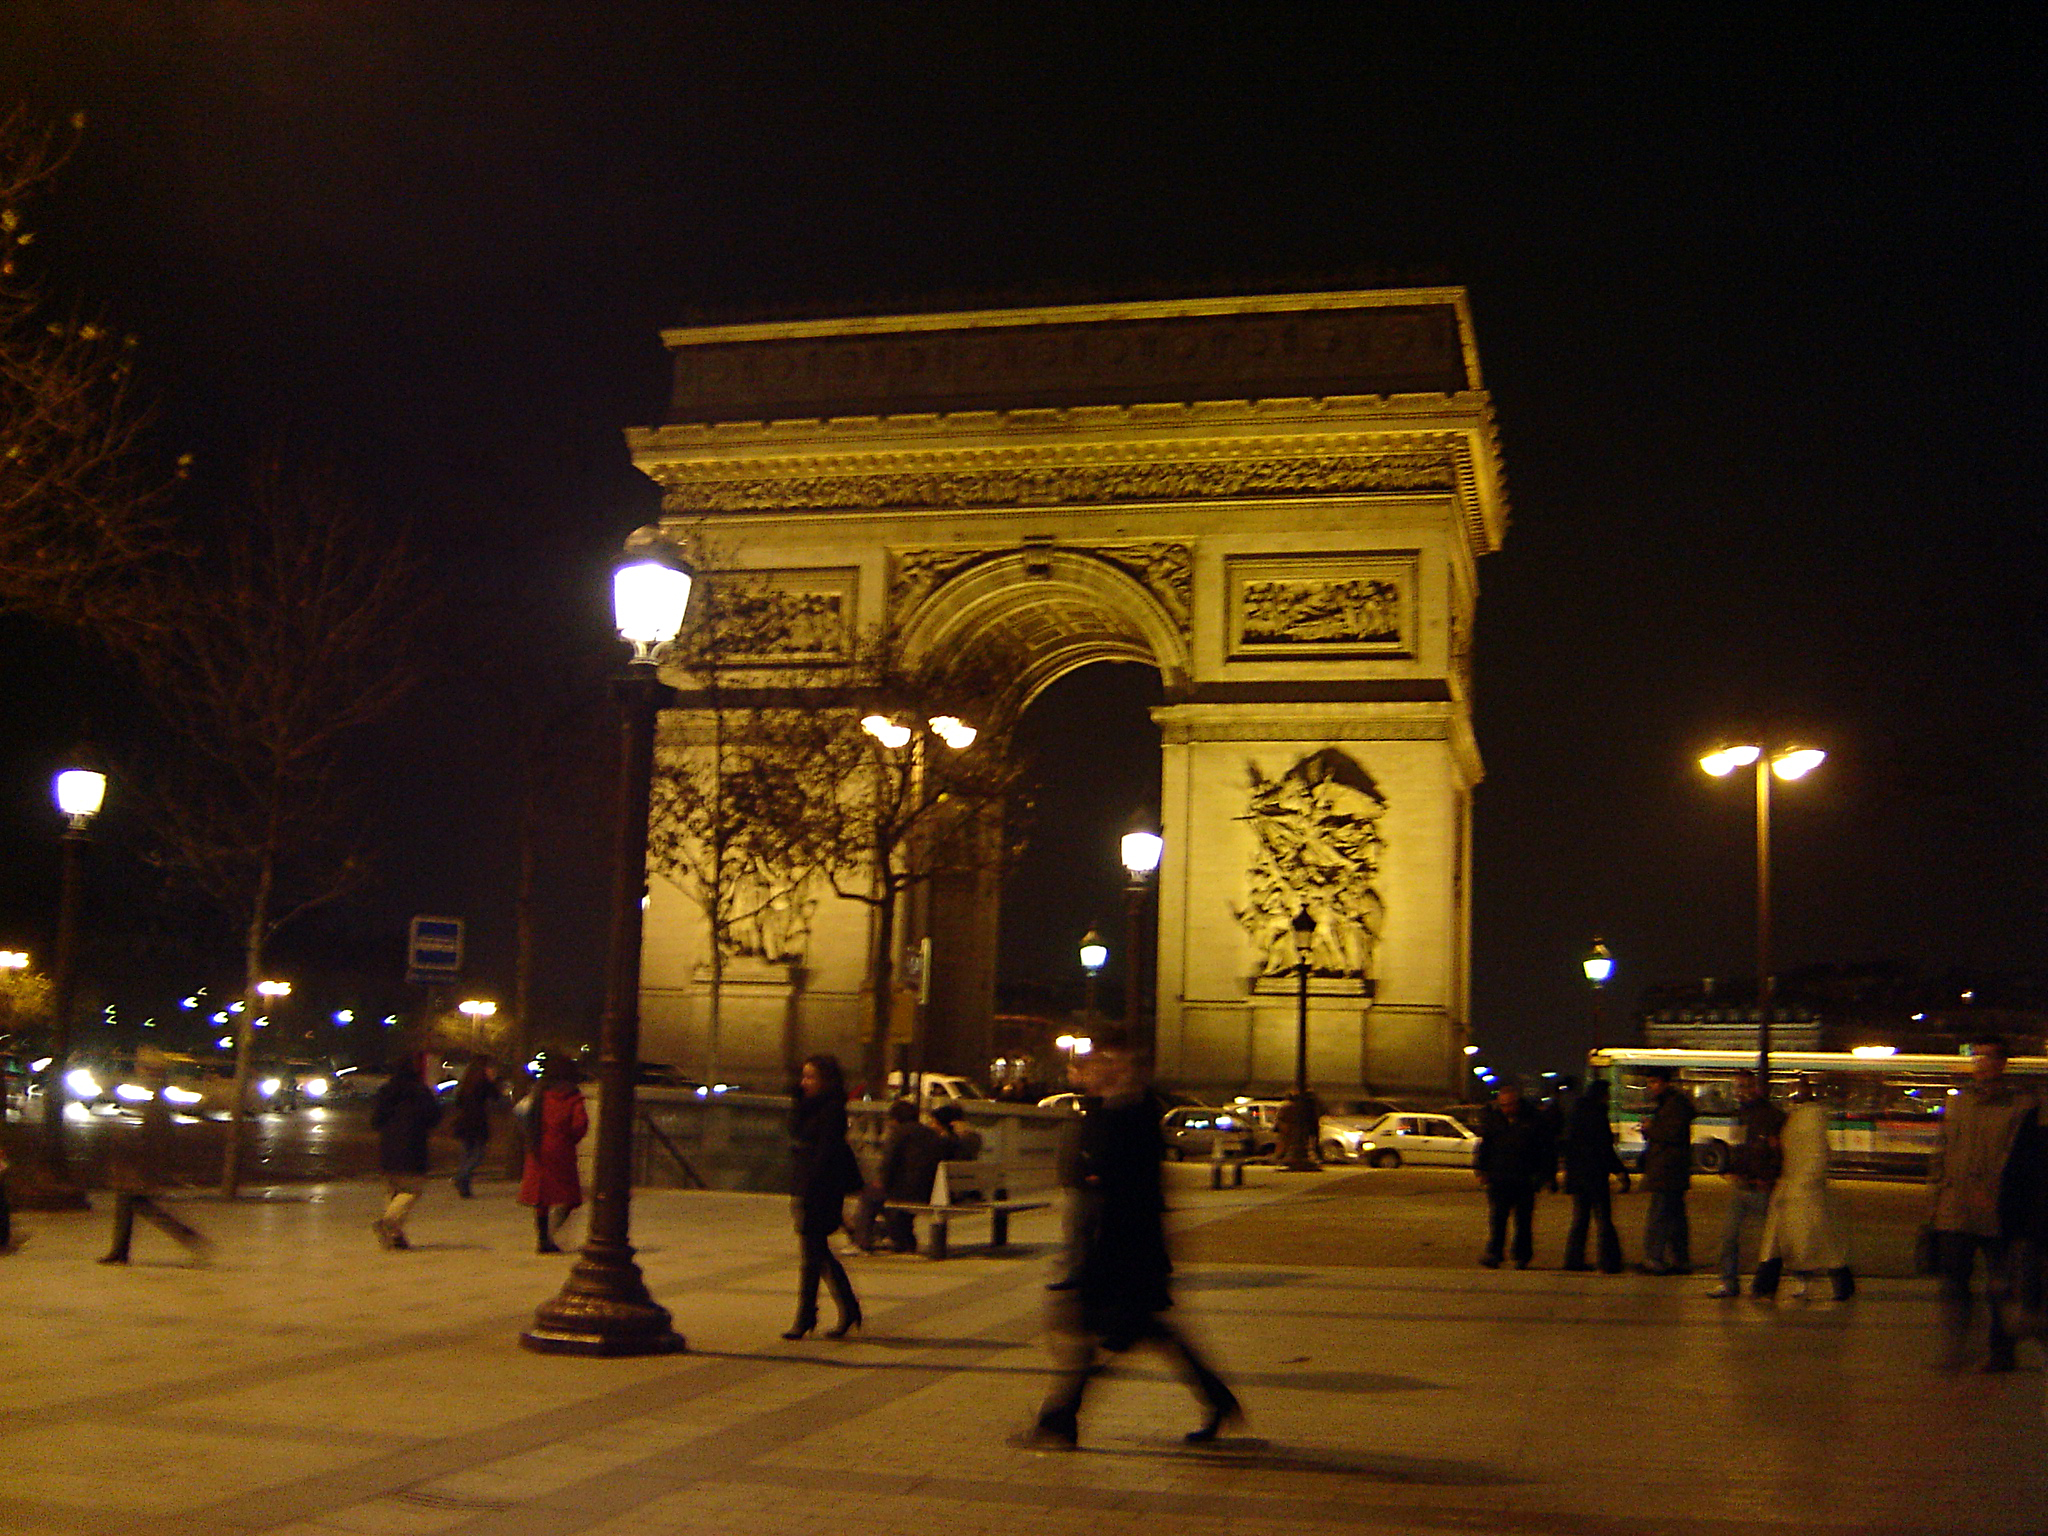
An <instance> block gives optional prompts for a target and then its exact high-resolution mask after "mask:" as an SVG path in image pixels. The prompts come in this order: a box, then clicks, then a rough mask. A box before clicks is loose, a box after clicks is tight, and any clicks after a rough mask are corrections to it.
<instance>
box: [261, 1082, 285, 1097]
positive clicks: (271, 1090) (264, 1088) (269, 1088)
mask: <svg viewBox="0 0 2048 1536" xmlns="http://www.w3.org/2000/svg"><path fill="white" fill-rule="evenodd" d="M283 1086H284V1079H282V1078H278V1077H266V1078H264V1079H263V1081H262V1082H260V1083H258V1084H257V1085H256V1091H257V1092H258V1093H260V1094H262V1095H263V1097H265V1098H266V1099H274V1098H276V1097H277V1090H278V1089H280V1088H282V1087H283Z"/></svg>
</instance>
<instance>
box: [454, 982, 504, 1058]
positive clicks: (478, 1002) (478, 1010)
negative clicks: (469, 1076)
mask: <svg viewBox="0 0 2048 1536" xmlns="http://www.w3.org/2000/svg"><path fill="white" fill-rule="evenodd" d="M455 1011H456V1012H457V1013H459V1014H462V1015H463V1016H464V1017H465V1018H467V1019H468V1020H469V1054H470V1055H472V1056H478V1055H481V1054H482V1053H483V1031H484V1020H485V1019H490V1018H495V1017H497V1013H498V1005H497V1004H496V1003H490V1002H485V1001H484V1000H483V999H482V998H479V997H470V998H465V999H463V1000H462V1001H461V1002H459V1003H457V1004H456V1005H455Z"/></svg>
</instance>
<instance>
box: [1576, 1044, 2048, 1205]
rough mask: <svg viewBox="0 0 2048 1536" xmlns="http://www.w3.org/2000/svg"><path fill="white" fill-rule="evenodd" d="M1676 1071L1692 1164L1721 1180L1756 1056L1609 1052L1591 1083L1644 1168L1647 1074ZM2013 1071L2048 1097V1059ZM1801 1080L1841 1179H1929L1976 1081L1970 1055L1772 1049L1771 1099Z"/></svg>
mask: <svg viewBox="0 0 2048 1536" xmlns="http://www.w3.org/2000/svg"><path fill="white" fill-rule="evenodd" d="M1649 1067H1669V1068H1671V1069H1672V1071H1673V1073H1674V1074H1675V1075H1676V1081H1677V1082H1678V1084H1679V1086H1681V1087H1682V1088H1684V1089H1685V1090H1686V1091H1687V1092H1688V1093H1690V1094H1691V1095H1692V1101H1693V1109H1694V1117H1693V1122H1692V1153H1693V1166H1694V1167H1696V1168H1698V1169H1699V1170H1700V1171H1701V1172H1703V1173H1719V1172H1721V1170H1722V1169H1724V1168H1726V1167H1727V1166H1728V1153H1729V1148H1730V1147H1731V1146H1732V1145H1733V1143H1734V1142H1735V1141H1736V1140H1737V1139H1738V1138H1739V1136H1740V1134H1741V1132H1740V1130H1739V1129H1738V1127H1737V1122H1736V1117H1735V1111H1736V1097H1735V1074H1736V1073H1737V1072H1739V1071H1741V1070H1743V1069H1744V1068H1749V1069H1751V1070H1754V1069H1755V1067H1756V1052H1755V1051H1681V1050H1648V1049H1636V1048H1632V1047H1621V1046H1615V1047H1607V1048H1602V1049H1599V1050H1595V1051H1592V1052H1589V1053H1588V1055H1587V1057H1586V1078H1587V1081H1589V1082H1590V1081H1591V1080H1592V1079H1594V1078H1596V1077H1598V1078H1605V1079H1606V1080H1607V1083H1608V1091H1609V1099H1608V1113H1609V1115H1610V1117H1611V1118H1612V1120H1613V1123H1614V1129H1615V1132H1616V1142H1617V1145H1618V1148H1619V1150H1620V1152H1621V1157H1622V1161H1623V1162H1625V1163H1627V1164H1628V1165H1629V1167H1631V1168H1637V1167H1640V1166H1641V1164H1642V1155H1643V1130H1642V1121H1643V1117H1644V1115H1646V1114H1647V1113H1649V1108H1650V1104H1649V1094H1648V1092H1647V1091H1646V1089H1645V1087H1644V1083H1645V1078H1644V1071H1645V1069H1646V1068H1649ZM2006 1071H2007V1073H2008V1074H2009V1075H2010V1076H2012V1077H2015V1078H2018V1079H2020V1080H2021V1081H2023V1082H2025V1083H2028V1084H2030V1085H2031V1086H2035V1087H2038V1088H2041V1089H2043V1090H2044V1091H2048V1057H2044V1056H2015V1057H2013V1058H2012V1059H2011V1061H2010V1062H2008V1063H2007V1066H2006ZM1795 1074H1806V1075H1808V1076H1810V1077H1811V1078H1812V1080H1813V1085H1814V1087H1815V1089H1816V1090H1817V1091H1818V1092H1819V1094H1820V1098H1821V1102H1822V1103H1824V1104H1826V1105H1827V1106H1828V1111H1829V1114H1828V1147H1829V1152H1830V1156H1829V1162H1830V1165H1831V1166H1832V1167H1833V1168H1834V1169H1835V1170H1836V1171H1837V1172H1841V1173H1864V1174H1880V1175H1891V1176H1894V1177H1913V1178H1919V1177H1924V1176H1925V1175H1926V1172H1927V1161H1928V1158H1929V1157H1930V1156H1932V1154H1933V1152H1934V1145H1935V1141H1936V1138H1937V1136H1938V1135H1939V1133H1940V1129H1941V1116H1942V1111H1943V1109H1944V1108H1945V1107H1946V1106H1947V1103H1948V1099H1949V1095H1951V1094H1953V1093H1954V1092H1955V1091H1956V1090H1957V1088H1958V1087H1959V1086H1960V1085H1961V1084H1962V1083H1963V1082H1964V1081H1965V1080H1967V1079H1968V1077H1969V1075H1970V1058H1969V1057H1968V1056H1966V1055H1965V1056H1906V1055H1899V1054H1893V1053H1889V1052H1888V1051H1887V1050H1886V1049H1884V1048H1878V1047H1868V1046H1866V1047H1864V1048H1863V1049H1862V1050H1861V1051H1854V1052H1851V1051H1773V1052H1771V1093H1772V1097H1773V1098H1777V1099H1780V1100H1782V1099H1783V1098H1784V1096H1785V1094H1787V1093H1788V1092H1790V1090H1791V1079H1792V1078H1793V1076H1794V1075H1795Z"/></svg>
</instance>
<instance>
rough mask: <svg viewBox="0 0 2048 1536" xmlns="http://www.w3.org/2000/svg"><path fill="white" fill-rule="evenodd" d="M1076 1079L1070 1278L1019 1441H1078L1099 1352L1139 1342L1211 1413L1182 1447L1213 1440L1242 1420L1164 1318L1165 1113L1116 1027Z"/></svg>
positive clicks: (1055, 1304)
mask: <svg viewBox="0 0 2048 1536" xmlns="http://www.w3.org/2000/svg"><path fill="white" fill-rule="evenodd" d="M1083 1063H1085V1065H1082V1064H1083ZM1076 1075H1077V1076H1078V1077H1081V1078H1083V1083H1082V1087H1083V1091H1084V1092H1085V1093H1087V1094H1090V1095H1093V1096H1096V1097H1098V1098H1099V1099H1100V1103H1099V1104H1096V1105H1095V1106H1093V1107H1091V1108H1090V1109H1089V1110H1088V1111H1087V1113H1086V1114H1085V1115H1084V1116H1083V1118H1082V1121H1081V1125H1080V1136H1079V1141H1078V1146H1077V1148H1076V1157H1075V1166H1074V1170H1073V1176H1074V1177H1075V1179H1076V1180H1077V1185H1076V1187H1075V1189H1074V1191H1073V1193H1074V1194H1075V1196H1076V1205H1077V1207H1078V1210H1077V1213H1076V1220H1075V1223H1074V1250H1075V1251H1074V1253H1073V1255H1072V1260H1071V1265H1070V1269H1069V1278H1068V1279H1067V1280H1066V1281H1064V1282H1062V1283H1061V1284H1060V1285H1059V1286H1057V1287H1055V1288H1054V1289H1053V1291H1052V1298H1053V1300H1052V1330H1053V1339H1054V1353H1055V1355H1056V1356H1057V1357H1058V1358H1059V1364H1060V1371H1061V1375H1060V1380H1059V1382H1058V1383H1057V1384H1056V1385H1055V1386H1054V1387H1053V1390H1052V1392H1051V1394H1050V1395H1049V1396H1048V1397H1047V1398H1046V1400H1045V1405H1044V1406H1043V1407H1042V1408H1041V1409H1040V1410H1039V1414H1038V1422H1037V1424H1036V1425H1035V1426H1033V1428H1032V1429H1031V1431H1030V1432H1029V1433H1028V1434H1027V1435H1026V1436H1025V1437H1024V1439H1025V1442H1026V1443H1028V1444H1031V1445H1036V1446H1041V1447H1047V1448H1056V1449H1072V1448H1073V1447H1074V1446H1075V1445H1076V1444H1078V1443H1079V1440H1080V1413H1081V1396H1082V1393H1083V1392H1084V1391H1086V1389H1087V1386H1088V1380H1089V1378H1090V1377H1092V1376H1093V1375H1094V1374H1095V1373H1096V1369H1097V1364H1096V1350H1097V1347H1098V1346H1099V1347H1100V1348H1102V1349H1105V1350H1108V1351H1109V1352H1110V1353H1112V1354H1122V1353H1123V1352H1124V1351H1126V1350H1128V1349H1131V1348H1132V1347H1134V1346H1135V1345H1137V1344H1140V1343H1151V1344H1155V1345H1157V1346H1159V1347H1160V1348H1161V1349H1163V1350H1165V1351H1166V1352H1167V1353H1168V1354H1169V1355H1171V1356H1172V1357H1173V1360H1174V1363H1175V1365H1176V1366H1177V1367H1178V1369H1179V1371H1180V1374H1181V1376H1182V1378H1183V1379H1184V1380H1186V1381H1187V1382H1188V1384H1189V1385H1190V1386H1192V1387H1193V1388H1194V1389H1195V1391H1196V1392H1197V1393H1198V1394H1199V1395H1200V1396H1201V1398H1202V1400H1203V1402H1204V1404H1205V1405H1206V1407H1207V1412H1206V1414H1205V1416H1204V1418H1203V1421H1202V1425H1201V1427H1200V1428H1198V1429H1195V1430H1192V1431H1190V1432H1189V1433H1188V1435H1187V1439H1189V1440H1190V1441H1193V1442H1196V1443H1204V1442H1207V1441H1211V1440H1214V1439H1215V1438H1216V1434H1217V1431H1218V1430H1219V1429H1221V1427H1222V1426H1223V1425H1224V1424H1225V1423H1226V1422H1227V1421H1229V1420H1232V1419H1236V1418H1238V1417H1240V1410H1239V1407H1238V1402H1237V1398H1236V1396H1235V1395H1234V1394H1233V1393H1232V1392H1231V1390H1230V1388H1229V1387H1227V1386H1225V1385H1224V1384H1223V1379H1222V1378H1221V1377H1219V1376H1218V1375H1217V1374H1216V1373H1215V1372H1214V1371H1212V1370H1211V1369H1210V1368H1209V1367H1208V1366H1207V1365H1206V1364H1204V1363H1203V1361H1202V1359H1201V1357H1200V1356H1199V1355H1197V1354H1196V1353H1195V1351H1194V1349H1193V1348H1192V1347H1191V1346H1190V1345H1189V1344H1188V1342H1187V1340H1186V1339H1184V1338H1182V1337H1181V1335H1180V1334H1179V1333H1178V1332H1177V1331H1176V1330H1175V1329H1173V1328H1172V1327H1170V1326H1169V1325H1168V1324H1167V1322H1166V1320H1165V1319H1164V1318H1163V1317H1161V1316H1160V1314H1161V1313H1163V1312H1165V1311H1166V1310H1167V1309H1168V1308H1170V1307H1171V1306H1172V1305H1173V1296H1172V1294H1171V1292H1170V1291H1169V1289H1168V1284H1169V1277H1170V1276H1171V1274H1172V1271H1173V1265H1172V1262H1171V1260H1169V1258H1168V1257H1167V1251H1166V1193H1165V1187H1164V1184H1163V1182H1162V1177H1161V1174H1160V1163H1161V1162H1162V1161H1163V1159H1164V1157H1165V1155H1166V1144H1165V1141H1164V1139H1163V1137H1162V1136H1161V1134H1160V1130H1159V1121H1160V1116H1161V1115H1162V1114H1163V1113H1164V1109H1163V1106H1162V1105H1161V1104H1160V1101H1159V1099H1158V1097H1157V1096H1156V1095H1154V1094H1153V1093H1151V1092H1150V1091H1149V1090H1148V1089H1147V1088H1146V1087H1145V1085H1144V1083H1143V1082H1142V1081H1141V1079H1140V1077H1139V1073H1138V1059H1137V1056H1136V1054H1135V1053H1134V1052H1133V1051H1132V1049H1131V1045H1130V1040H1129V1038H1128V1036H1127V1035H1125V1033H1124V1031H1123V1030H1122V1029H1121V1028H1119V1027H1116V1026H1111V1027H1109V1028H1106V1029H1103V1030H1100V1031H1098V1032H1097V1034H1096V1036H1095V1042H1094V1049H1093V1050H1092V1051H1091V1052H1089V1054H1088V1055H1086V1056H1084V1057H1081V1058H1079V1062H1078V1063H1077V1066H1076Z"/></svg>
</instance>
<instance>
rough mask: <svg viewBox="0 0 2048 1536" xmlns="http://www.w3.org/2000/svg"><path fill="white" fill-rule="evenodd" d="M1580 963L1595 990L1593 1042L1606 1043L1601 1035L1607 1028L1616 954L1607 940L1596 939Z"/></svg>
mask: <svg viewBox="0 0 2048 1536" xmlns="http://www.w3.org/2000/svg"><path fill="white" fill-rule="evenodd" d="M1579 965H1580V968H1581V969H1583V970H1584V971H1585V973H1586V984H1587V986H1589V987H1591V988H1592V990H1593V1043H1594V1044H1595V1045H1605V1044H1606V1043H1607V1042H1606V1041H1605V1040H1604V1039H1602V1038H1601V1036H1602V1035H1603V1034H1604V1032H1605V1031H1606V1028H1607V1019H1606V1006H1605V1005H1606V998H1607V982H1608V979H1609V978H1610V977H1612V976H1613V975H1614V956H1613V955H1612V954H1611V953H1609V952H1608V948H1607V941H1606V940H1605V939H1595V940H1594V941H1593V947H1592V948H1591V949H1589V950H1587V951H1586V957H1585V959H1583V960H1581V961H1580V962H1579Z"/></svg>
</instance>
